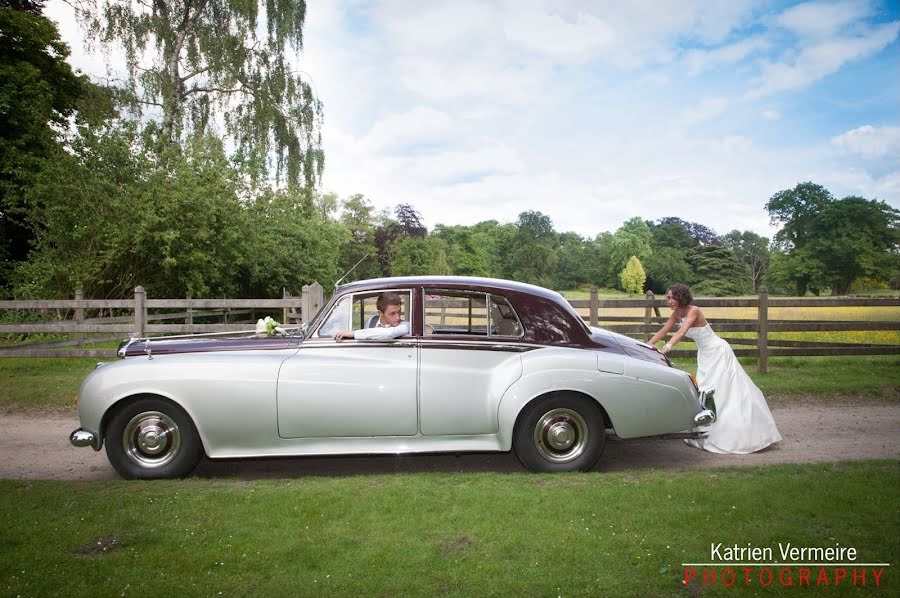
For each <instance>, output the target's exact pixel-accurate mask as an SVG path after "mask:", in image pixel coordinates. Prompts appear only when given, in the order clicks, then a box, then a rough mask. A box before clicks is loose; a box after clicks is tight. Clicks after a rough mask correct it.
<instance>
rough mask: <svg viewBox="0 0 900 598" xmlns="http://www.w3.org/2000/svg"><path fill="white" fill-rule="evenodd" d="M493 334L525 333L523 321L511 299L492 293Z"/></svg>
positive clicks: (512, 334)
mask: <svg viewBox="0 0 900 598" xmlns="http://www.w3.org/2000/svg"><path fill="white" fill-rule="evenodd" d="M490 317H491V326H490V330H491V336H512V337H520V336H522V334H523V332H524V331H523V329H522V322H521V321H520V320H519V316H517V315H516V310H514V309H513V308H512V305H510V303H509V299H507V298H506V297H503V296H501V295H493V294H492V295H491V310H490Z"/></svg>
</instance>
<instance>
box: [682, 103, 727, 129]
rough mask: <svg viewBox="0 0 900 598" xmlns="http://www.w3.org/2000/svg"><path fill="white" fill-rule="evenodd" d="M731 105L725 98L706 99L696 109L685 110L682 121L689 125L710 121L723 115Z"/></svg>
mask: <svg viewBox="0 0 900 598" xmlns="http://www.w3.org/2000/svg"><path fill="white" fill-rule="evenodd" d="M730 104H731V102H729V101H728V100H727V99H725V98H705V99H703V100H701V101H700V103H699V104H698V105H697V106H696V107H693V108H691V109H689V110H685V112H684V113H683V114H682V117H681V120H682V122H683V123H684V124H687V125H691V124H695V123H699V122H702V121H704V120H709V119H711V118H715V117H717V116H719V115H721V114H722V113H723V112H724V111H725V109H726V108H728V106H729V105H730Z"/></svg>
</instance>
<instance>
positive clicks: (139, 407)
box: [106, 397, 203, 479]
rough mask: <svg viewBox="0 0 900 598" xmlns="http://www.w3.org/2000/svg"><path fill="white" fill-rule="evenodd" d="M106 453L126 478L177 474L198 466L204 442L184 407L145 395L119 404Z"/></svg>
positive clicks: (112, 422) (110, 430) (107, 433)
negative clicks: (121, 404)
mask: <svg viewBox="0 0 900 598" xmlns="http://www.w3.org/2000/svg"><path fill="white" fill-rule="evenodd" d="M106 456H107V457H108V458H109V462H110V463H111V464H112V466H113V467H114V468H115V470H116V471H117V472H119V475H121V476H122V477H124V478H128V479H152V478H177V477H183V476H186V475H187V474H189V473H190V472H191V471H193V469H194V467H196V466H197V462H198V461H199V460H200V457H202V456H203V444H202V443H201V442H200V435H199V434H197V428H196V427H195V426H194V423H193V422H192V421H191V418H190V417H188V415H187V413H185V412H184V410H183V409H182V408H181V407H178V406H177V405H175V404H174V403H171V402H169V401H166V400H163V399H158V398H155V397H143V398H140V399H137V400H136V401H132V402H130V403H127V404H125V405H124V406H122V407H121V408H119V409H118V410H117V411H116V412H115V413H114V414H113V416H112V418H111V419H110V420H109V425H108V426H107V428H106Z"/></svg>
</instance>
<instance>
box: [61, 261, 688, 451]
mask: <svg viewBox="0 0 900 598" xmlns="http://www.w3.org/2000/svg"><path fill="white" fill-rule="evenodd" d="M385 281H390V285H387V284H386V283H385ZM447 281H450V282H447ZM367 282H368V283H369V284H366V283H367ZM509 284H512V283H509ZM448 285H454V286H453V288H454V289H466V288H468V289H475V290H476V291H477V292H479V293H481V292H493V293H503V292H504V290H505V289H507V287H506V286H504V284H503V281H494V280H489V279H468V278H454V277H441V278H440V279H438V280H435V279H432V278H418V277H411V278H407V279H380V280H377V281H366V282H363V283H354V284H353V285H348V287H349V288H344V287H341V288H339V289H338V291H337V292H336V294H335V297H333V298H332V299H331V301H330V302H329V304H328V306H326V308H325V309H324V310H323V312H322V313H321V314H320V316H319V317H318V318H317V319H316V320H314V321H313V322H312V325H311V327H310V329H309V333H308V334H307V335H306V338H305V339H304V338H301V337H300V336H298V337H296V338H287V339H284V340H283V341H281V342H280V343H279V344H278V345H277V346H274V347H273V346H272V344H271V341H270V340H260V341H259V342H260V343H261V344H266V346H265V347H264V348H263V347H260V348H259V349H254V348H252V347H253V344H252V343H253V342H255V341H253V340H249V341H248V340H245V341H244V343H243V345H242V346H243V347H249V348H241V349H237V350H235V349H234V348H233V347H229V348H227V350H205V349H203V350H190V349H188V350H184V351H181V350H179V351H173V352H169V353H167V352H166V351H165V350H164V349H165V347H166V341H153V344H152V345H150V344H149V343H148V344H147V345H148V346H147V347H146V350H145V351H144V352H143V353H141V354H137V355H134V356H128V357H126V358H124V359H120V360H118V361H115V362H112V363H108V364H105V365H103V367H98V369H96V370H94V371H93V372H92V373H91V374H89V375H88V376H87V378H86V379H85V380H84V382H83V383H82V385H81V388H80V390H79V403H78V411H79V418H80V423H81V430H80V431H81V432H87V433H89V434H90V435H91V436H92V442H91V444H92V445H93V447H94V448H95V449H96V450H99V449H100V448H101V446H102V444H103V441H104V434H105V429H104V427H105V425H106V423H107V422H108V419H109V416H110V413H112V412H113V410H114V409H115V408H116V406H117V405H118V404H119V403H120V402H121V401H126V400H129V399H130V398H133V397H136V396H153V397H161V398H163V399H167V400H169V401H171V402H173V403H176V404H177V405H179V406H180V407H181V408H182V409H183V410H184V411H185V412H186V413H187V414H188V416H189V417H190V419H191V420H192V422H193V423H194V425H195V426H196V429H197V432H198V433H199V436H200V439H201V441H202V444H203V449H204V451H205V453H206V455H208V456H209V457H210V458H235V457H263V456H302V455H341V454H376V453H382V454H398V453H422V452H457V451H508V450H510V449H511V448H512V442H513V432H514V429H515V426H516V422H517V418H518V417H519V415H520V414H521V413H522V411H523V408H524V407H525V406H526V405H528V404H529V403H530V402H532V401H534V400H535V399H537V398H540V397H542V396H546V395H548V394H549V393H559V392H568V393H578V394H580V395H583V396H585V397H590V398H591V399H592V400H593V401H596V402H597V404H599V405H600V406H601V407H602V410H603V412H604V413H605V415H606V418H605V419H606V422H605V427H607V428H608V429H611V431H613V432H614V433H615V434H616V435H617V436H619V437H621V438H633V437H641V436H654V435H663V434H670V433H678V432H685V433H688V432H689V431H690V430H691V429H692V428H694V427H695V425H696V424H695V419H694V418H695V416H697V414H698V412H700V411H701V407H700V403H699V396H698V391H697V387H696V385H695V384H694V382H693V381H692V379H691V377H690V376H689V375H688V374H687V373H686V372H683V371H681V370H679V369H676V368H674V367H671V364H669V363H668V362H667V360H666V359H665V358H664V357H662V356H661V355H659V354H658V353H656V352H655V350H654V349H652V348H650V347H649V346H647V345H643V347H639V346H637V345H642V343H637V341H633V340H631V339H625V337H619V336H618V335H614V334H612V333H609V332H606V331H603V330H601V329H589V328H588V327H586V326H584V324H583V323H581V322H580V320H579V323H578V324H574V323H572V324H570V325H571V326H575V327H577V326H583V327H584V335H585V338H592V339H594V340H595V341H597V342H598V344H599V346H600V347H601V348H596V347H595V348H593V349H592V348H585V347H584V346H571V345H572V343H563V344H564V345H565V344H568V345H570V346H557V345H555V344H547V343H545V342H539V340H540V338H542V337H539V336H536V335H531V334H530V333H529V332H528V326H529V317H531V318H533V317H534V316H528V317H525V316H524V315H520V319H521V322H520V323H521V326H522V327H524V328H525V332H523V333H521V334H520V335H519V336H518V337H515V338H504V339H498V338H494V337H491V336H485V337H484V338H471V337H469V336H466V335H462V336H458V337H456V336H455V337H453V338H450V337H441V336H440V335H434V334H425V333H424V330H425V327H424V325H423V324H422V321H421V317H422V316H420V315H416V314H415V313H414V312H415V310H416V309H418V307H416V306H412V307H411V309H410V311H411V312H413V318H414V319H413V322H414V324H415V326H414V334H413V335H410V336H407V337H401V338H399V339H395V340H390V341H352V340H351V341H346V340H345V341H341V342H336V341H334V340H333V339H332V338H331V332H330V331H327V332H326V331H325V329H324V328H321V327H323V326H325V325H327V320H328V318H329V314H330V313H331V312H334V313H337V312H336V311H335V308H336V306H337V305H338V304H339V301H340V299H341V297H342V296H350V295H352V294H353V293H357V294H360V293H366V292H368V293H371V292H375V291H378V290H379V289H381V288H385V287H386V286H392V287H397V288H400V289H411V290H410V291H409V292H410V293H413V292H415V293H416V295H415V296H416V298H417V299H418V297H419V296H420V295H421V296H423V297H429V295H427V292H428V291H427V288H432V287H438V286H448ZM510 288H511V289H512V290H509V291H508V292H509V294H510V295H517V296H519V297H520V299H519V303H518V304H517V303H516V302H515V301H513V302H512V303H511V305H512V307H513V308H514V309H518V310H519V311H520V312H521V313H522V314H525V313H530V312H535V313H538V314H539V313H540V309H548V308H546V305H547V302H543V303H540V302H538V303H537V305H538V307H539V308H540V309H539V308H534V307H532V306H530V304H528V305H523V303H522V301H526V302H527V294H528V293H529V292H532V289H538V287H529V286H528V285H520V284H515V286H513V287H510ZM540 291H541V292H542V293H544V295H546V297H549V302H550V303H553V302H554V301H558V302H559V306H558V308H559V309H562V310H565V309H566V307H565V306H568V303H566V302H565V300H564V299H562V297H560V296H558V295H556V298H554V297H553V296H552V295H555V294H554V293H552V292H550V291H546V290H545V289H540ZM523 293H524V295H523ZM412 296H413V295H412V294H411V295H410V297H412ZM523 296H524V297H526V299H521V297H523ZM410 301H411V302H412V301H413V299H410ZM562 304H565V306H563V305H562ZM520 306H521V307H520ZM541 306H543V307H541ZM568 309H571V308H570V307H569V308H568ZM424 310H425V308H424V307H423V308H422V311H424ZM572 313H574V312H572ZM407 317H408V316H407ZM549 317H551V319H552V317H553V316H552V315H551V316H549ZM560 317H561V316H560ZM320 328H321V329H322V333H321V334H320V333H318V332H317V331H318V330H319V329H320ZM536 339H537V340H536ZM598 339H599V340H598ZM501 340H502V342H501ZM197 343H198V345H202V343H201V342H200V341H197ZM616 343H618V344H619V345H620V346H619V347H618V348H616V350H613V349H608V350H604V349H602V346H604V344H605V345H608V346H610V347H612V345H613V344H616ZM627 343H630V345H629V346H628V347H626V349H627V351H626V350H622V346H623V344H627ZM183 344H184V343H183ZM636 350H639V351H646V352H647V357H646V358H636V357H633V356H632V355H630V354H629V352H631V353H634V351H636ZM652 353H656V354H655V355H652ZM73 442H74V440H73Z"/></svg>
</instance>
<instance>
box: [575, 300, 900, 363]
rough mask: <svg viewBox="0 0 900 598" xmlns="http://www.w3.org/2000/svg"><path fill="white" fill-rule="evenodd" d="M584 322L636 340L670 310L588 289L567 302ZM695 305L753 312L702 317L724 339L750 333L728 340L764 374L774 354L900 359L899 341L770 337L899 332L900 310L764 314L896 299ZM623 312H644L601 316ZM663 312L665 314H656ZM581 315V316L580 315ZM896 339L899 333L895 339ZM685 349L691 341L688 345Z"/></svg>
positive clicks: (677, 353) (687, 353)
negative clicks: (875, 316)
mask: <svg viewBox="0 0 900 598" xmlns="http://www.w3.org/2000/svg"><path fill="white" fill-rule="evenodd" d="M570 303H571V304H572V306H573V307H575V309H576V310H578V312H579V314H581V315H582V317H583V318H584V320H585V321H586V322H587V323H588V324H590V325H591V326H597V325H598V324H599V325H600V326H602V327H603V328H606V329H607V330H612V331H614V332H618V333H621V334H625V335H628V336H631V337H634V338H637V339H640V340H647V339H649V338H650V337H651V336H652V335H653V334H654V333H655V332H656V331H657V330H659V328H660V327H661V326H662V325H663V323H665V321H666V320H667V319H668V315H669V310H668V307H667V305H666V301H665V299H658V298H656V297H654V295H653V293H651V292H649V291H648V292H647V294H646V296H645V297H644V298H643V299H600V298H599V297H598V295H597V290H596V289H591V293H590V298H589V299H582V300H573V301H570ZM694 304H695V305H697V306H698V307H701V308H704V311H706V310H707V308H751V309H755V310H756V317H755V318H752V319H751V318H717V317H709V316H707V320H709V322H710V324H711V325H712V327H713V329H714V330H715V331H716V333H717V334H719V335H720V336H723V337H726V338H727V333H729V332H741V333H752V334H751V336H755V338H727V340H728V342H729V343H730V344H731V345H732V346H734V345H738V346H741V345H752V346H753V348H749V349H742V348H737V347H736V348H735V349H734V352H735V354H736V355H738V356H740V357H748V356H752V357H757V358H758V360H759V365H758V367H759V371H760V372H765V371H766V369H767V367H768V358H769V357H773V356H816V355H900V343H895V344H888V343H885V344H878V343H846V342H824V341H822V342H820V341H806V340H783V339H773V338H770V337H769V334H770V333H774V332H779V333H780V332H840V331H878V330H887V331H900V310H897V313H896V315H895V316H894V318H893V319H892V320H888V321H883V320H882V321H871V320H831V321H827V320H824V319H821V320H812V321H811V320H800V319H790V320H788V319H771V318H770V317H769V310H770V309H774V308H792V307H801V308H836V307H882V308H884V307H900V298H896V297H891V298H853V297H839V298H837V297H836V298H822V299H799V298H780V297H779V298H771V297H769V295H768V292H767V290H766V289H765V288H764V287H763V288H761V289H760V291H759V295H758V296H757V297H755V298H747V299H736V298H719V299H714V298H709V299H704V298H700V299H695V300H694ZM622 308H632V309H634V308H638V309H643V311H644V315H643V316H633V315H632V316H617V315H613V314H609V313H605V312H607V311H608V310H615V309H618V310H621V309H622ZM661 309H664V311H665V313H661ZM585 312H586V313H585ZM897 338H898V339H900V334H898V335H897ZM688 344H689V345H690V343H688ZM696 353H697V351H696V349H693V348H692V349H684V348H682V349H675V350H673V351H671V352H670V353H669V354H670V355H671V356H673V357H692V356H694V355H696Z"/></svg>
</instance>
